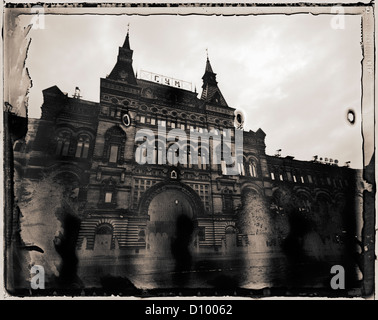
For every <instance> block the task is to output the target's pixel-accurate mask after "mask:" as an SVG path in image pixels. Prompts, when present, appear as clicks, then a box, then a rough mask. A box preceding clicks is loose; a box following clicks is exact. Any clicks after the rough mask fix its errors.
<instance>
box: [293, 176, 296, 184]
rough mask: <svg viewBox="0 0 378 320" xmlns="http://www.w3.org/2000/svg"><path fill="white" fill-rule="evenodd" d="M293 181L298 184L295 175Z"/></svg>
mask: <svg viewBox="0 0 378 320" xmlns="http://www.w3.org/2000/svg"><path fill="white" fill-rule="evenodd" d="M293 181H294V182H295V183H296V182H297V177H296V176H295V175H293Z"/></svg>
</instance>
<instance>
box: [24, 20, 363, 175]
mask: <svg viewBox="0 0 378 320" xmlns="http://www.w3.org/2000/svg"><path fill="white" fill-rule="evenodd" d="M28 20H30V17H25V18H24V19H23V22H24V23H25V25H26V24H27V23H28ZM330 20H331V17H330V16H328V15H318V16H314V15H305V14H303V15H302V14H300V15H299V14H298V15H292V16H285V15H265V16H239V17H221V16H145V17H143V16H99V15H97V16H90V15H87V16H59V15H48V16H46V17H45V29H32V30H31V33H30V35H31V38H32V42H31V46H30V49H29V53H28V58H27V61H26V66H27V68H28V70H29V73H30V76H31V78H32V81H33V87H32V88H31V90H30V100H29V116H30V117H39V116H40V107H41V105H42V102H43V101H42V90H43V89H46V88H48V87H51V86H53V85H57V86H58V87H59V88H60V89H61V90H62V91H63V92H67V93H68V94H69V95H70V96H71V95H72V94H73V93H74V89H75V87H76V86H78V87H80V89H81V94H82V98H83V99H86V100H91V101H95V102H98V101H99V94H100V92H99V90H100V78H101V77H103V78H104V77H106V75H107V74H109V73H110V71H111V70H112V68H113V66H114V64H115V62H116V59H117V54H118V47H119V46H121V45H122V44H123V41H124V38H125V35H126V31H127V24H128V23H130V44H131V47H132V49H133V50H134V56H133V58H134V62H133V66H134V70H135V71H137V72H138V74H139V71H140V70H147V71H151V72H155V73H159V74H163V75H166V76H169V77H173V78H177V79H181V80H185V81H189V82H191V83H192V84H193V91H194V88H195V87H196V88H197V92H198V94H199V95H200V93H201V85H202V79H201V77H202V76H203V73H204V70H205V62H206V48H208V52H209V58H210V61H211V64H212V67H213V70H214V72H215V73H217V80H218V86H219V88H220V89H221V91H222V93H223V96H224V98H225V99H226V101H227V103H228V104H229V106H231V107H233V108H236V109H240V110H242V111H243V112H244V113H245V115H246V122H245V129H246V130H253V131H256V130H257V129H259V128H261V129H262V130H263V131H264V132H265V133H266V135H267V136H266V140H265V142H266V146H267V148H266V152H267V154H271V155H272V154H274V153H275V152H276V150H277V149H282V152H281V154H282V156H286V155H291V156H294V157H295V158H296V159H300V160H311V159H312V157H313V156H314V155H318V156H319V157H328V158H332V159H338V160H339V163H340V164H341V165H343V164H344V163H345V162H346V161H351V166H352V167H354V168H361V167H362V149H361V148H362V138H361V126H360V121H361V117H360V115H361V82H360V79H361V59H362V51H361V47H360V41H361V39H360V37H361V26H360V17H359V16H345V29H332V28H331V24H330ZM349 109H353V110H354V111H355V112H356V122H355V125H353V126H352V125H350V124H349V123H348V121H347V117H346V115H347V111H348V110H349Z"/></svg>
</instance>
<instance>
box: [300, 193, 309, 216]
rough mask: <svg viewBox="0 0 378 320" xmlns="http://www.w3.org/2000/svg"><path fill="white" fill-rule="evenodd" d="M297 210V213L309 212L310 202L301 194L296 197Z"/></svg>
mask: <svg viewBox="0 0 378 320" xmlns="http://www.w3.org/2000/svg"><path fill="white" fill-rule="evenodd" d="M297 208H298V211H299V212H303V213H307V212H311V201H310V199H309V198H308V197H307V196H306V195H305V194H303V193H300V194H298V195H297Z"/></svg>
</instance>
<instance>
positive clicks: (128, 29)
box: [122, 23, 130, 50]
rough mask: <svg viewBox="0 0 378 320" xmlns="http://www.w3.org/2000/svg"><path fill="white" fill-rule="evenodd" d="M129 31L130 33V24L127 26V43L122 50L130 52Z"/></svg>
mask: <svg viewBox="0 0 378 320" xmlns="http://www.w3.org/2000/svg"><path fill="white" fill-rule="evenodd" d="M129 31H130V23H128V24H127V34H126V39H125V42H124V43H123V46H122V48H125V49H129V50H130V40H129Z"/></svg>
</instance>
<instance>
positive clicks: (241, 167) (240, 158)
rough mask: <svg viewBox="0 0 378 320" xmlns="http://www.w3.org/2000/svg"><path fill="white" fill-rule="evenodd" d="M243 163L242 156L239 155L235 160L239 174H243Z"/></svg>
mask: <svg viewBox="0 0 378 320" xmlns="http://www.w3.org/2000/svg"><path fill="white" fill-rule="evenodd" d="M244 163H245V159H244V157H239V158H238V160H237V165H238V173H239V174H240V175H241V176H245V168H244Z"/></svg>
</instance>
